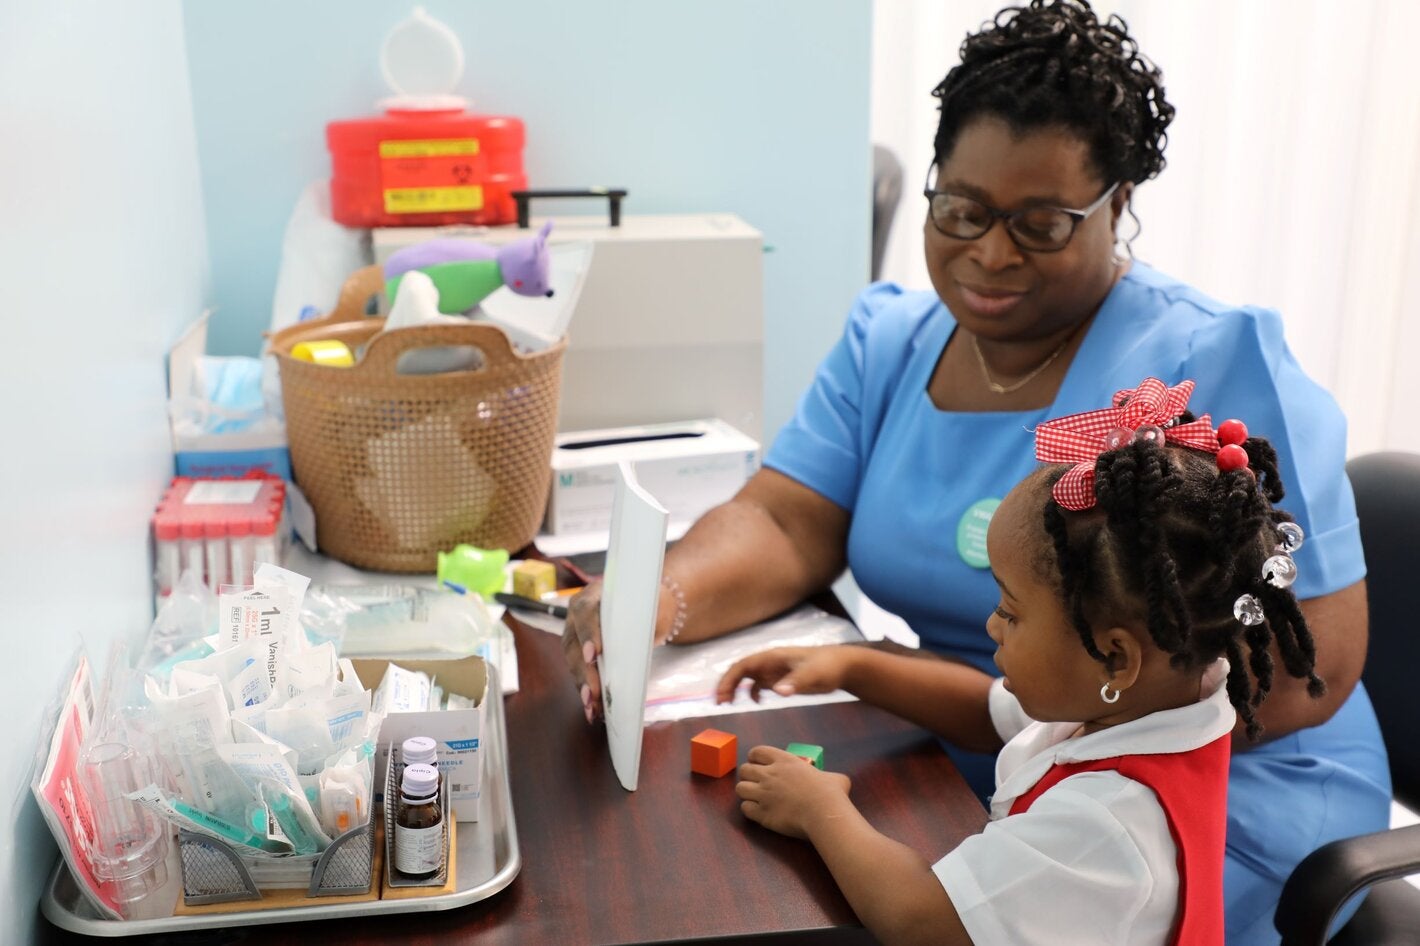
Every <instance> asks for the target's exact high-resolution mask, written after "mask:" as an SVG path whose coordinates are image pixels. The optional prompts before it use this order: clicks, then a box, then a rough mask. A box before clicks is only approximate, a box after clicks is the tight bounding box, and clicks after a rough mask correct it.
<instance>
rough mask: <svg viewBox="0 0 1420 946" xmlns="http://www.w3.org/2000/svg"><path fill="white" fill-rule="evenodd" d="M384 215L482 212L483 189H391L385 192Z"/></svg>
mask: <svg viewBox="0 0 1420 946" xmlns="http://www.w3.org/2000/svg"><path fill="white" fill-rule="evenodd" d="M384 193H385V213H387V214H423V213H440V212H442V211H445V210H482V209H483V188H482V187H478V186H476V185H475V186H473V187H393V188H387V189H386V190H385V192H384Z"/></svg>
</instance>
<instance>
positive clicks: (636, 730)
mask: <svg viewBox="0 0 1420 946" xmlns="http://www.w3.org/2000/svg"><path fill="white" fill-rule="evenodd" d="M669 520H670V514H669V513H668V512H666V510H665V509H664V508H663V507H662V506H661V505H660V504H659V503H657V502H656V500H655V499H653V498H652V497H651V496H650V494H648V493H647V492H646V491H645V490H643V489H642V488H641V487H640V485H639V484H638V483H637V482H636V474H635V472H634V471H633V470H632V468H631V464H629V463H626V462H624V461H623V462H621V463H618V464H617V477H616V497H615V499H614V500H613V502H612V515H611V536H610V540H609V542H608V545H607V556H606V575H605V578H604V579H603V584H602V602H601V621H602V655H601V658H600V663H599V667H600V670H601V680H602V707H603V710H604V714H605V718H606V739H607V746H608V747H609V748H610V750H611V764H612V768H614V769H615V770H616V777H617V778H618V779H620V780H621V787H622V788H624V789H626V790H627V791H628V792H634V791H636V781H637V778H638V776H639V774H640V768H641V709H642V706H643V705H644V704H645V702H646V682H647V678H648V676H649V674H650V670H651V646H652V639H653V637H654V635H655V629H656V606H657V604H658V603H659V601H660V593H661V562H662V559H663V558H664V557H665V551H666V524H667V523H668V521H669Z"/></svg>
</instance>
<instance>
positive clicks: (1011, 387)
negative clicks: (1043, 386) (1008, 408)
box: [971, 332, 1074, 394]
mask: <svg viewBox="0 0 1420 946" xmlns="http://www.w3.org/2000/svg"><path fill="white" fill-rule="evenodd" d="M1073 334H1074V333H1073V332H1072V333H1071V335H1073ZM1071 335H1067V336H1065V340H1064V341H1062V342H1061V343H1060V344H1059V345H1056V346H1055V350H1054V351H1053V352H1051V353H1050V354H1049V355H1048V356H1046V359H1045V360H1044V361H1042V362H1041V363H1040V364H1038V365H1036V366H1035V367H1034V368H1033V369H1031V372H1030V374H1028V375H1026V376H1025V377H1024V378H1022V379H1021V380H1019V381H1017V382H1015V383H1014V384H997V383H996V382H995V381H994V380H992V378H991V369H989V368H987V367H986V359H985V358H984V357H982V355H981V344H980V343H979V342H977V340H976V336H975V335H973V336H971V350H972V351H974V352H976V363H977V364H978V365H980V366H981V377H982V378H984V379H985V380H986V386H987V387H988V388H990V389H991V393H992V394H1012V393H1014V392H1016V391H1019V390H1020V389H1021V388H1023V387H1025V386H1026V385H1027V384H1030V383H1031V382H1032V381H1034V380H1035V378H1036V376H1037V375H1039V374H1040V373H1041V372H1042V371H1044V370H1045V369H1046V368H1049V367H1050V364H1051V362H1053V361H1054V360H1055V359H1056V358H1058V357H1060V353H1061V352H1062V351H1064V350H1065V346H1066V345H1067V344H1068V343H1069V341H1070V337H1071Z"/></svg>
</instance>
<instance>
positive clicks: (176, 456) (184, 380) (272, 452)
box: [168, 312, 291, 480]
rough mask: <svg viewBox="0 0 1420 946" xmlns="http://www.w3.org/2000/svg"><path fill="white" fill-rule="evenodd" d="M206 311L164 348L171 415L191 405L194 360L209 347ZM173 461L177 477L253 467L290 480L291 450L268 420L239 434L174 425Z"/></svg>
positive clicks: (238, 473)
mask: <svg viewBox="0 0 1420 946" xmlns="http://www.w3.org/2000/svg"><path fill="white" fill-rule="evenodd" d="M210 314H211V313H209V312H204V313H202V315H201V316H200V317H199V318H198V319H197V321H196V322H194V323H192V325H191V326H190V327H189V328H188V330H187V331H186V332H184V333H183V335H182V337H181V338H180V339H178V341H177V343H176V344H175V345H173V347H172V348H171V349H169V351H168V399H169V414H170V417H181V416H185V415H186V414H188V413H190V412H191V411H192V410H193V408H194V400H195V398H194V395H193V393H192V377H193V373H194V371H195V369H196V364H197V360H198V359H199V358H201V357H202V356H203V354H205V353H206V351H207V319H208V316H209V315H210ZM172 440H173V461H174V465H175V467H176V472H177V475H178V476H191V477H197V478H202V479H221V478H225V477H243V476H246V475H247V474H248V473H251V472H253V471H256V472H259V473H261V474H263V475H265V476H276V477H280V478H281V479H283V480H290V479H291V452H290V450H289V449H288V448H287V446H286V428H285V425H284V424H276V423H268V424H264V425H263V427H262V428H261V429H256V430H248V431H240V432H237V433H227V434H211V433H188V432H184V431H182V430H181V429H179V427H178V426H177V425H173V426H172Z"/></svg>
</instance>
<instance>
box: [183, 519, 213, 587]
mask: <svg viewBox="0 0 1420 946" xmlns="http://www.w3.org/2000/svg"><path fill="white" fill-rule="evenodd" d="M179 515H180V517H181V527H180V528H181V530H182V570H183V571H184V572H187V571H191V570H194V569H195V570H196V571H197V577H198V580H200V581H205V580H206V578H207V569H206V568H205V567H204V563H205V561H206V558H205V555H204V550H203V548H202V520H201V519H199V518H197V517H196V516H194V515H193V514H192V512H191V511H190V510H186V509H184V510H183V511H182V512H181V513H180V514H179Z"/></svg>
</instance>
